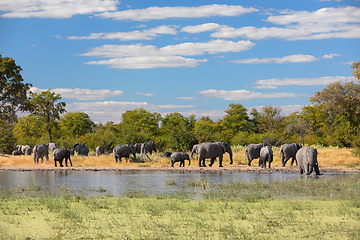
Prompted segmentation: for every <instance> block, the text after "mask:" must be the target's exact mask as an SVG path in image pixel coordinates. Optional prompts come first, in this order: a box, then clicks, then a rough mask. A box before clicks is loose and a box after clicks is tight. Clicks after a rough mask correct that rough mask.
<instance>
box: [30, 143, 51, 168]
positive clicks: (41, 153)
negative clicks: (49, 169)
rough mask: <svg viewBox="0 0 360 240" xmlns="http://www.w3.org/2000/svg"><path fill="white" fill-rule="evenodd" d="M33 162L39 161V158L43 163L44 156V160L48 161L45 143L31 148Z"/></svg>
mask: <svg viewBox="0 0 360 240" xmlns="http://www.w3.org/2000/svg"><path fill="white" fill-rule="evenodd" d="M33 155H34V163H39V158H41V163H43V162H44V161H43V158H44V157H46V160H48V161H49V152H48V150H47V146H46V145H45V144H41V145H36V146H35V147H34V148H33Z"/></svg>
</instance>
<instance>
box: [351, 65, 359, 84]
mask: <svg viewBox="0 0 360 240" xmlns="http://www.w3.org/2000/svg"><path fill="white" fill-rule="evenodd" d="M351 68H352V69H354V71H353V72H352V73H353V75H354V77H355V78H357V79H358V80H359V81H360V62H354V63H353V64H352V65H351Z"/></svg>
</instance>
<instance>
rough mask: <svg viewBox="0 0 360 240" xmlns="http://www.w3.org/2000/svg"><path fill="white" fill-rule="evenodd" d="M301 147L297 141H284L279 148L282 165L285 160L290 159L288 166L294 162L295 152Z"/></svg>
mask: <svg viewBox="0 0 360 240" xmlns="http://www.w3.org/2000/svg"><path fill="white" fill-rule="evenodd" d="M300 148H301V144H297V143H285V144H283V145H282V146H281V148H280V158H281V162H282V166H283V167H285V164H286V163H287V161H288V160H289V159H290V158H292V159H291V163H290V166H292V165H293V164H294V161H295V162H296V153H297V151H299V149H300Z"/></svg>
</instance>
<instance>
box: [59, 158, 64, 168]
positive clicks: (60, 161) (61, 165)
mask: <svg viewBox="0 0 360 240" xmlns="http://www.w3.org/2000/svg"><path fill="white" fill-rule="evenodd" d="M62 162H63V159H61V160H59V163H60V167H64V165H63V164H62Z"/></svg>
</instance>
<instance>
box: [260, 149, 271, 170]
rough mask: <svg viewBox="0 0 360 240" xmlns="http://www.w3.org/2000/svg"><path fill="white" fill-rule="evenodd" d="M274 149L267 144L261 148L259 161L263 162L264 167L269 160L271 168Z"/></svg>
mask: <svg viewBox="0 0 360 240" xmlns="http://www.w3.org/2000/svg"><path fill="white" fill-rule="evenodd" d="M273 157H274V154H273V151H272V149H271V147H269V146H265V147H262V148H261V149H260V160H259V163H260V164H261V167H262V168H266V161H267V162H269V168H271V162H272V161H273Z"/></svg>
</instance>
